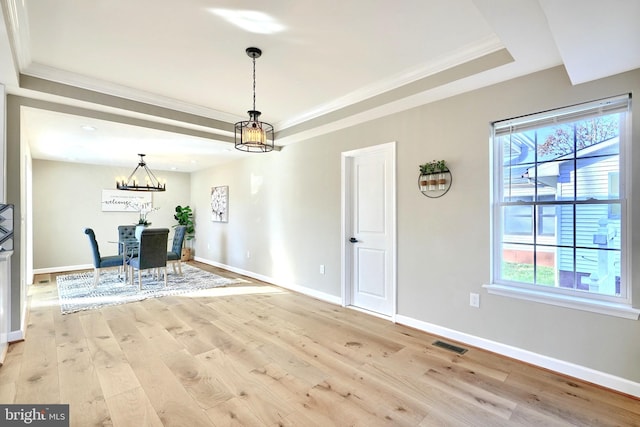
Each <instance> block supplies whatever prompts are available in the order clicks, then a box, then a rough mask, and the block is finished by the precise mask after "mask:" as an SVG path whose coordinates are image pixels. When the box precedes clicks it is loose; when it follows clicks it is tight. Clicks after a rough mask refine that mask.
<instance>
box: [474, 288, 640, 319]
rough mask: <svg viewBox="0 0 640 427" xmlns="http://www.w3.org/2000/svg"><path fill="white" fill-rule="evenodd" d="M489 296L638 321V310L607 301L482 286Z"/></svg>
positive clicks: (639, 315) (639, 311) (639, 316)
mask: <svg viewBox="0 0 640 427" xmlns="http://www.w3.org/2000/svg"><path fill="white" fill-rule="evenodd" d="M482 287H483V288H485V289H487V291H488V292H489V293H490V294H494V295H500V296H503V297H510V298H518V299H523V300H527V301H535V302H539V303H543V304H551V305H555V306H559V307H566V308H572V309H575V310H583V311H589V312H592V313H598V314H604V315H607V316H615V317H622V318H624V319H631V320H638V318H640V309H637V308H633V307H631V306H628V305H624V304H616V303H612V302H607V301H594V300H590V299H586V298H576V297H571V296H566V295H551V294H548V293H545V292H537V291H533V290H530V289H518V288H513V287H511V286H504V285H496V284H491V285H482Z"/></svg>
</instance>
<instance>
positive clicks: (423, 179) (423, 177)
mask: <svg viewBox="0 0 640 427" xmlns="http://www.w3.org/2000/svg"><path fill="white" fill-rule="evenodd" d="M428 184H429V181H428V180H427V176H426V175H421V176H420V190H421V191H426V190H427V185H428Z"/></svg>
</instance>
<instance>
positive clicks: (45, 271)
mask: <svg viewBox="0 0 640 427" xmlns="http://www.w3.org/2000/svg"><path fill="white" fill-rule="evenodd" d="M76 270H93V264H80V265H67V266H63V267H46V268H34V269H33V275H34V276H35V275H37V274H49V273H64V272H65V271H76Z"/></svg>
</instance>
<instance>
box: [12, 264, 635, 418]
mask: <svg viewBox="0 0 640 427" xmlns="http://www.w3.org/2000/svg"><path fill="white" fill-rule="evenodd" d="M192 264H193V265H197V266H199V267H201V268H205V269H207V270H210V271H213V272H216V273H218V274H221V275H224V276H228V277H235V276H237V275H235V274H233V273H229V272H225V271H223V270H219V269H216V268H213V267H210V266H206V265H204V264H197V263H192ZM46 279H47V277H40V278H38V277H37V278H36V285H34V286H31V287H30V305H31V311H30V317H29V323H28V328H27V339H26V340H25V341H24V342H20V343H14V344H12V345H11V346H10V348H9V353H8V355H7V358H6V360H5V364H4V365H3V366H2V367H1V368H0V402H4V403H42V404H52V403H68V404H70V411H71V425H74V426H82V427H84V426H98V425H114V426H146V425H154V426H160V425H165V426H186V427H196V426H230V425H236V426H351V425H354V426H367V427H368V426H378V425H393V426H405V425H406V426H439V425H453V426H457V425H469V426H514V425H527V426H554V425H581V426H608V425H611V426H614V425H617V426H620V425H622V426H633V425H640V400H638V399H634V398H631V397H628V396H623V395H620V394H617V393H614V392H611V391H607V390H604V389H602V388H599V387H596V386H593V385H589V384H586V383H583V382H581V381H577V380H574V379H571V378H567V377H564V376H561V375H557V374H554V373H550V372H548V371H545V370H542V369H538V368H534V367H532V366H529V365H526V364H522V363H519V362H515V361H513V360H511V359H508V358H504V357H501V356H497V355H495V354H491V353H488V352H485V351H482V350H479V349H474V348H469V351H468V352H467V353H465V354H463V355H458V354H455V353H452V352H450V351H448V350H444V349H441V348H438V347H435V346H433V345H432V343H433V341H435V340H436V339H438V337H434V336H432V335H429V334H426V333H423V332H419V331H416V330H413V329H411V328H407V327H403V326H400V325H395V324H392V323H390V322H387V321H385V320H382V319H378V318H376V317H372V316H368V315H366V314H363V313H360V312H357V311H354V310H349V309H344V308H341V307H338V306H334V305H331V304H327V303H324V302H321V301H317V300H314V299H312V298H309V297H306V296H303V295H299V294H296V293H293V292H289V291H286V290H283V289H280V288H277V287H274V286H269V285H266V284H264V283H260V282H258V281H255V280H252V279H248V280H250V282H251V283H244V284H240V285H234V286H230V287H226V288H217V289H214V290H212V291H210V292H208V293H207V295H206V296H202V297H198V298H193V297H166V298H161V299H150V300H146V301H143V302H139V303H132V304H126V305H120V306H115V307H108V308H103V309H100V310H93V311H85V312H79V313H74V314H69V315H61V314H60V308H59V306H58V305H57V290H56V286H55V277H53V276H52V277H51V278H50V279H51V281H50V283H39V281H41V280H46ZM445 341H446V340H445ZM453 344H456V343H453ZM459 345H460V344H459Z"/></svg>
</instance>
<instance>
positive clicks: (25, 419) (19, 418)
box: [0, 405, 69, 427]
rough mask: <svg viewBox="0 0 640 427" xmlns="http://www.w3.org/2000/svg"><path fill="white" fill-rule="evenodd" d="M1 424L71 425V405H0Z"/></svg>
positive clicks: (57, 426)
mask: <svg viewBox="0 0 640 427" xmlns="http://www.w3.org/2000/svg"><path fill="white" fill-rule="evenodd" d="M0 425H1V426H3V427H4V426H7V427H10V426H38V427H69V405H0Z"/></svg>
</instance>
